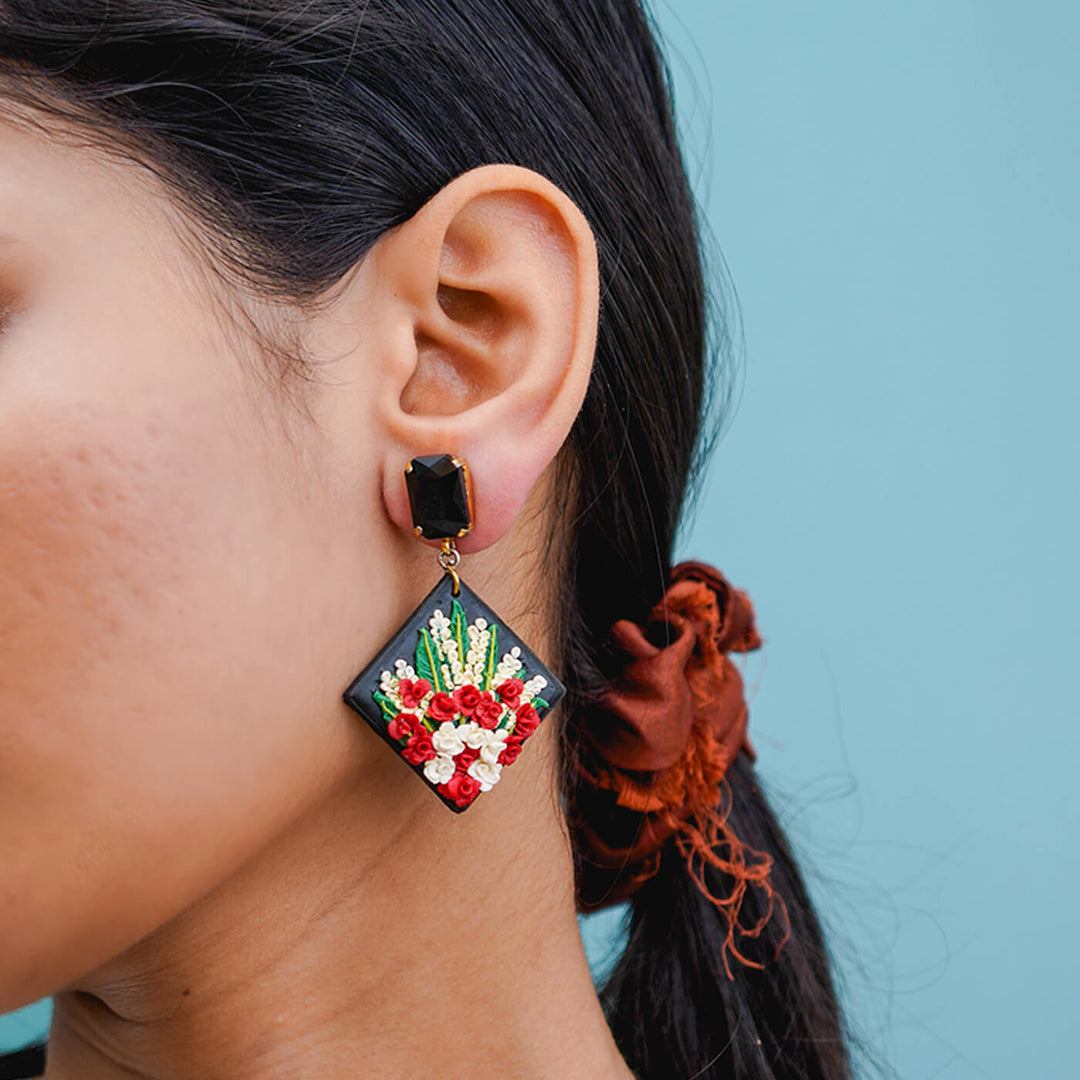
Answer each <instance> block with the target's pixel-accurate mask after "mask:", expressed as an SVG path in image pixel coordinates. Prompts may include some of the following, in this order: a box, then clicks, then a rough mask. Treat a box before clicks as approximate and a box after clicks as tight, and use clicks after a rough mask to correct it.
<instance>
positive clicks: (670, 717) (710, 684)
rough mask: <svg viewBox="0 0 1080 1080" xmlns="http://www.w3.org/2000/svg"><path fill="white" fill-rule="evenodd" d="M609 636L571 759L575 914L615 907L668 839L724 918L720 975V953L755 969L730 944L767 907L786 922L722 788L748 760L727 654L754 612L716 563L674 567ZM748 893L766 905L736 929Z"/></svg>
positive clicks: (739, 687)
mask: <svg viewBox="0 0 1080 1080" xmlns="http://www.w3.org/2000/svg"><path fill="white" fill-rule="evenodd" d="M611 636H612V640H613V642H614V644H615V645H616V646H618V648H619V649H620V650H622V651H623V652H624V653H625V654H626V658H627V659H626V664H625V667H624V668H623V669H622V672H621V674H620V675H619V677H618V678H617V679H616V680H615V681H614V682H613V683H612V685H611V686H610V688H609V689H608V690H607V692H606V693H605V695H604V698H603V700H602V703H601V707H600V708H598V709H595V710H593V711H591V712H589V714H588V716H587V718H586V720H585V723H584V725H583V729H582V731H581V736H582V740H583V745H582V746H581V748H580V753H579V755H578V761H577V793H576V798H575V801H576V809H577V813H576V815H575V825H574V828H575V833H576V839H577V848H578V851H579V852H580V856H581V858H580V869H579V875H578V908H579V910H581V911H595V910H597V909H598V908H601V907H606V906H607V905H609V904H614V903H618V902H620V901H622V900H624V899H626V898H627V897H628V896H630V895H631V894H632V893H633V892H634V891H635V890H636V889H637V888H638V887H639V886H641V885H642V884H643V883H644V882H645V881H647V880H648V879H649V878H651V877H652V876H653V875H655V874H656V872H657V871H658V870H659V867H660V857H661V853H662V850H663V848H664V847H665V845H667V844H668V843H669V842H670V843H673V844H674V845H675V846H676V847H677V849H678V851H679V852H680V854H681V855H682V857H683V858H685V860H686V863H687V866H688V869H689V871H690V873H691V874H692V875H693V877H694V880H695V882H696V883H697V886H698V888H699V889H700V890H701V891H702V893H703V894H704V895H705V896H706V897H708V899H709V900H710V901H711V902H712V903H713V904H715V905H716V906H717V908H719V910H720V911H721V912H722V913H723V915H724V917H725V919H726V921H727V927H728V933H727V938H726V941H725V949H724V957H723V960H724V968H725V971H726V972H727V975H728V977H729V978H731V977H732V975H731V968H730V965H729V963H728V953H729V952H730V953H731V954H732V955H733V956H735V957H736V958H737V959H738V960H740V961H741V962H742V963H744V964H746V965H748V966H750V967H761V966H762V965H761V964H759V963H757V962H755V961H753V960H751V959H749V958H748V957H746V956H745V955H744V954H743V953H742V952H740V950H739V947H738V941H737V939H741V938H744V937H757V936H759V935H760V933H761V931H762V930H763V929H764V927H765V924H766V923H767V922H768V921H769V918H770V917H771V915H772V913H773V911H774V908H775V907H777V906H779V907H780V908H782V909H783V916H784V919H785V923H786V922H787V909H786V907H784V903H783V898H782V897H780V896H778V895H776V894H775V893H774V890H773V887H772V885H771V883H770V880H769V874H770V870H771V869H772V857H771V856H770V855H768V854H766V853H764V852H759V851H755V850H754V849H752V848H749V847H747V846H746V845H745V844H743V843H742V842H740V840H739V839H738V837H737V836H735V834H734V832H733V831H732V829H731V827H730V825H729V823H728V814H729V811H730V808H731V792H730V788H729V787H728V785H727V781H726V780H725V774H726V773H727V770H728V768H729V766H730V765H731V763H732V761H734V759H735V756H736V755H737V754H738V753H739V751H740V750H745V751H746V752H747V753H748V754H749V755H750V758H751V760H753V759H754V757H755V754H754V750H753V747H752V746H751V744H750V741H749V739H748V737H747V733H746V725H747V718H748V710H747V706H746V701H745V699H744V697H743V683H742V678H741V676H740V675H739V671H738V669H737V668H736V666H735V664H734V662H733V661H732V660H731V658H730V657H728V656H727V655H726V654H727V653H728V652H749V651H750V650H753V649H757V648H759V647H760V645H761V638H760V637H759V636H758V632H757V629H756V628H755V626H754V609H753V606H752V605H751V603H750V600H749V598H748V597H747V596H746V594H745V593H743V592H741V591H740V590H738V589H735V588H733V587H732V586H731V585H730V584H729V583H728V581H727V579H726V578H725V577H724V576H723V575H722V574H721V573H720V572H719V571H718V570H717V569H716V568H715V567H713V566H710V565H708V564H707V563H702V562H694V561H688V562H682V563H679V564H678V565H677V566H675V567H673V568H672V570H671V574H670V584H669V587H668V589H667V592H666V593H665V594H664V595H663V597H661V599H660V600H659V601H658V602H657V604H656V605H655V606H654V607H653V609H652V611H651V612H650V614H649V618H648V621H647V624H646V625H645V626H639V625H638V624H636V623H634V622H631V621H630V620H627V619H620V620H618V621H617V622H616V623H615V624H614V625H613V626H612V628H611ZM706 864H711V865H712V866H714V867H716V868H718V869H719V870H721V871H722V872H724V873H725V874H727V875H729V876H730V878H731V879H732V881H733V882H734V884H733V887H732V890H731V893H730V894H729V895H728V896H715V895H714V894H713V893H712V892H711V891H710V889H709V887H708V885H707V883H706V880H705V866H706ZM750 886H754V887H757V888H759V889H761V890H762V891H763V893H764V894H765V898H766V903H765V906H764V914H763V916H762V917H761V918H760V919H759V920H758V921H757V922H756V923H755V924H754V925H752V926H744V925H742V924H741V923H740V921H739V908H740V906H741V904H742V900H743V897H744V896H745V894H746V890H747V888H748V887H750ZM786 939H787V935H786V934H785V936H784V939H783V940H785V941H786ZM782 944H783V941H781V945H782Z"/></svg>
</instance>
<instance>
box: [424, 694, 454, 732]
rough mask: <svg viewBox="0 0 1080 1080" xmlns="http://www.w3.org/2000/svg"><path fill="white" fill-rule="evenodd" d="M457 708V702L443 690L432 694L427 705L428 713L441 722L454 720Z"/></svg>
mask: <svg viewBox="0 0 1080 1080" xmlns="http://www.w3.org/2000/svg"><path fill="white" fill-rule="evenodd" d="M457 709H458V707H457V702H456V701H455V700H454V699H453V698H452V697H451V696H450V695H449V694H447V693H444V692H443V691H442V690H440V691H439V692H438V693H437V694H434V695H432V698H431V700H430V701H429V702H428V707H427V711H428V715H429V716H430V717H431V718H432V719H433V720H435V721H436V722H437V723H440V724H444V723H446V721H447V720H453V719H454V717H455V716H457Z"/></svg>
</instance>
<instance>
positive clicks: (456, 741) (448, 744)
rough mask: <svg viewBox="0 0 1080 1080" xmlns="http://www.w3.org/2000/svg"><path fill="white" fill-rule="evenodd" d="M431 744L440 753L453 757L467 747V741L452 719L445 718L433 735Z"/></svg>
mask: <svg viewBox="0 0 1080 1080" xmlns="http://www.w3.org/2000/svg"><path fill="white" fill-rule="evenodd" d="M431 745H432V746H434V747H435V749H436V750H437V751H438V752H439V753H440V754H449V755H450V756H451V757H453V756H454V755H456V754H460V753H461V751H462V750H464V749H465V742H464V740H463V739H462V738H461V734H460V732H459V731H458V729H457V728H456V727H455V726H454V723H453V721H452V720H444V721H443V722H442V723H441V724H440V725H439V729H438V730H437V731H436V732H435V733H434V734H433V735H432V736H431Z"/></svg>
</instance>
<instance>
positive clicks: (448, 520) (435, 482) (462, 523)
mask: <svg viewBox="0 0 1080 1080" xmlns="http://www.w3.org/2000/svg"><path fill="white" fill-rule="evenodd" d="M405 485H406V487H407V488H408V489H409V506H410V508H411V509H412V519H413V529H414V531H415V532H416V535H417V536H423V537H424V538H425V539H428V540H432V539H440V538H445V537H448V536H453V537H457V536H464V535H465V534H466V533H467V532H468V531H469V530H470V529H471V528H472V519H473V514H472V491H471V490H470V487H469V470H468V466H467V465H466V464H465V462H464V461H460V460H459V459H458V458H455V457H451V456H450V455H449V454H437V455H433V456H430V457H415V458H413V459H412V461H410V462H409V464H408V465H406V466H405Z"/></svg>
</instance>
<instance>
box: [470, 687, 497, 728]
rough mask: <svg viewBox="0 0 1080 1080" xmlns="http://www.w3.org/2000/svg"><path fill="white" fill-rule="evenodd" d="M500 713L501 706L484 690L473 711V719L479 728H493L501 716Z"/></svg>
mask: <svg viewBox="0 0 1080 1080" xmlns="http://www.w3.org/2000/svg"><path fill="white" fill-rule="evenodd" d="M502 711H503V707H502V705H500V704H499V702H497V701H496V700H495V699H494V698H493V697H492V696H491V695H490V694H489V693H488V692H487V691H486V690H485V691H484V692H483V694H482V695H481V696H480V700H479V701H478V702H477V703H476V708H475V709H474V710H473V719H474V720H475V721H476V722H477V723H478V724H479V725H480V726H481V727H486V728H494V727H495V726H496V725H497V724H498V722H499V717H501V716H502Z"/></svg>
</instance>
